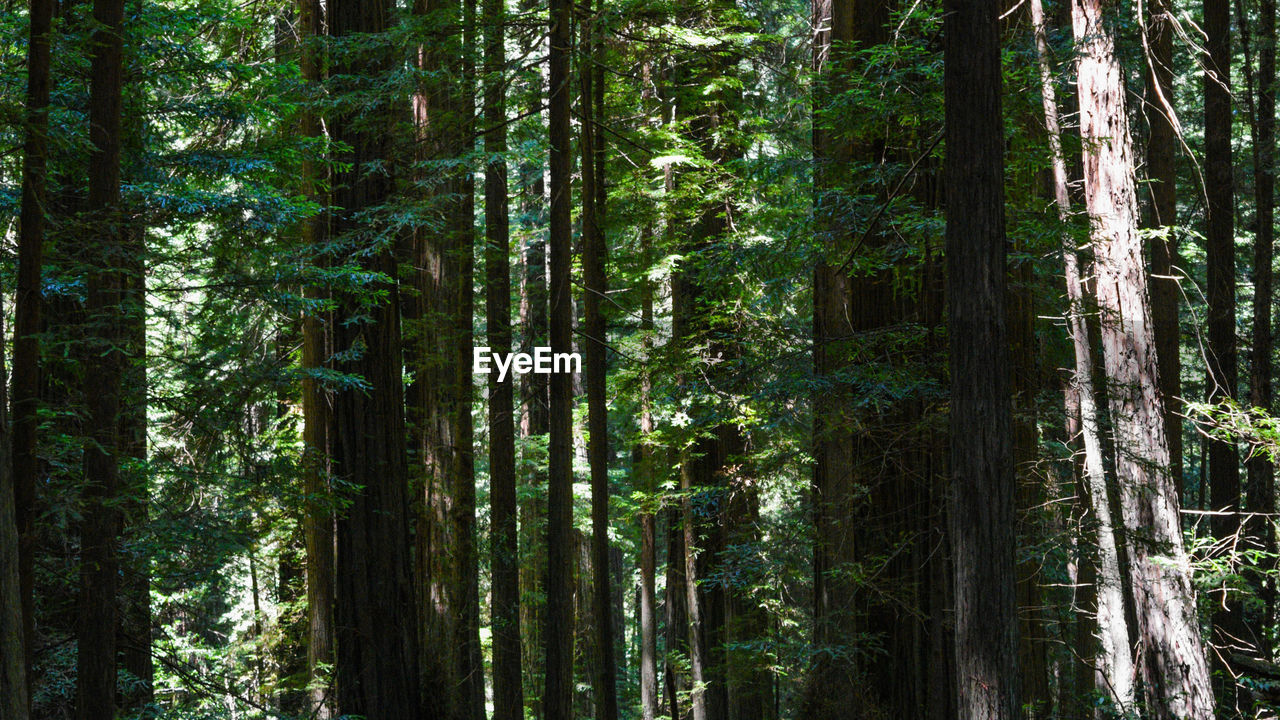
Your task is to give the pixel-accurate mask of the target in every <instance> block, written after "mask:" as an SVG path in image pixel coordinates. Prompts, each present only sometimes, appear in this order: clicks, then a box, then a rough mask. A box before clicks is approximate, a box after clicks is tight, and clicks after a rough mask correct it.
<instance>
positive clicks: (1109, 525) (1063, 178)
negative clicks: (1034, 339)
mask: <svg viewBox="0 0 1280 720" xmlns="http://www.w3.org/2000/svg"><path fill="white" fill-rule="evenodd" d="M1031 21H1032V24H1033V26H1034V28H1035V35H1036V51H1037V56H1038V58H1039V64H1040V83H1041V97H1042V100H1043V104H1044V118H1045V127H1046V129H1047V131H1048V135H1049V150H1050V152H1051V153H1052V154H1053V196H1054V202H1055V203H1056V204H1057V206H1058V219H1059V220H1061V221H1063V222H1066V221H1067V219H1068V217H1069V216H1070V213H1071V199H1070V195H1069V194H1068V190H1067V162H1066V157H1065V156H1064V155H1063V153H1062V132H1061V128H1060V124H1059V120H1058V104H1057V97H1056V91H1055V90H1054V85H1053V73H1052V70H1051V68H1050V64H1049V46H1048V45H1049V44H1048V36H1047V31H1046V28H1045V19H1044V9H1043V7H1042V5H1041V0H1031ZM1062 265H1063V274H1064V276H1065V279H1066V286H1067V326H1068V328H1069V330H1070V335H1071V344H1072V348H1073V350H1074V357H1075V366H1074V373H1073V375H1072V378H1071V383H1072V387H1071V388H1070V389H1069V391H1068V392H1069V395H1068V398H1067V400H1068V402H1067V403H1066V404H1067V405H1068V406H1069V408H1070V412H1068V416H1069V418H1078V420H1075V421H1074V422H1078V426H1077V427H1076V428H1072V430H1074V431H1075V432H1073V433H1071V434H1073V435H1074V434H1079V436H1080V438H1081V441H1082V443H1081V444H1082V445H1083V446H1084V459H1083V462H1082V463H1081V474H1082V475H1083V479H1084V483H1083V485H1084V486H1085V487H1086V488H1087V489H1088V499H1089V501H1090V503H1091V504H1090V506H1089V509H1090V511H1091V512H1092V513H1093V519H1094V522H1095V523H1096V533H1097V538H1096V543H1095V544H1096V546H1097V564H1096V565H1097V579H1096V592H1095V596H1096V598H1097V612H1096V615H1095V618H1096V633H1095V634H1094V635H1095V636H1096V638H1097V641H1098V647H1099V652H1098V654H1097V655H1096V657H1095V658H1094V660H1095V662H1094V666H1095V668H1096V671H1095V672H1094V673H1093V680H1094V682H1093V683H1092V686H1093V690H1094V691H1096V692H1098V693H1100V694H1102V696H1103V697H1106V698H1108V699H1109V700H1111V702H1113V703H1115V704H1116V706H1117V707H1118V708H1119V709H1121V710H1125V709H1128V708H1130V707H1132V706H1133V701H1134V684H1133V681H1134V678H1133V653H1132V652H1131V651H1130V649H1129V628H1128V620H1127V618H1126V616H1125V608H1124V584H1123V582H1122V579H1121V572H1120V553H1119V549H1118V546H1117V542H1116V533H1115V524H1114V522H1113V521H1112V516H1111V500H1110V491H1109V488H1108V486H1107V477H1106V468H1105V466H1104V464H1103V449H1102V435H1101V425H1100V424H1099V419H1098V406H1097V399H1096V398H1097V396H1096V395H1095V394H1094V386H1093V373H1094V360H1093V345H1092V343H1091V341H1090V339H1089V328H1088V325H1087V324H1086V321H1085V309H1086V308H1085V299H1084V285H1083V284H1082V280H1081V277H1080V259H1079V257H1078V256H1077V254H1076V247H1075V240H1074V238H1072V237H1071V235H1070V234H1067V233H1064V234H1063V236H1062Z"/></svg>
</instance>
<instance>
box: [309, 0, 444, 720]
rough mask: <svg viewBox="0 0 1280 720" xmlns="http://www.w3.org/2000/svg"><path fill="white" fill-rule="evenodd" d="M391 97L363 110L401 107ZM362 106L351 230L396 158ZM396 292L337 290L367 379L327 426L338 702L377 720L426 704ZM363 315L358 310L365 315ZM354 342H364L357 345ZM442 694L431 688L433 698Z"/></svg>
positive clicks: (357, 25) (384, 23)
mask: <svg viewBox="0 0 1280 720" xmlns="http://www.w3.org/2000/svg"><path fill="white" fill-rule="evenodd" d="M328 9H329V29H330V32H331V34H332V35H333V36H335V37H339V38H343V37H348V36H352V35H355V34H358V33H375V34H376V33H382V32H385V31H386V30H387V28H388V24H389V21H390V16H391V11H392V8H391V7H390V6H389V4H387V3H386V2H384V0H331V2H330V4H329V5H328ZM391 62H392V59H391V58H390V57H387V56H386V55H381V54H379V55H375V56H372V57H368V56H367V57H365V58H362V62H359V63H357V61H356V60H355V59H353V58H350V57H348V58H346V59H345V60H344V61H342V62H335V65H334V68H333V69H334V72H335V73H353V74H360V73H368V74H375V75H376V74H379V73H383V72H386V71H388V70H389V69H390V67H391ZM393 110H394V108H387V107H382V108H369V109H364V112H380V113H382V114H383V115H384V116H389V115H391V114H392V111H393ZM354 112H355V110H351V109H348V110H345V111H342V112H335V113H334V116H333V117H331V118H330V119H329V128H330V131H331V133H332V135H333V138H334V140H335V141H337V142H339V143H342V144H343V145H345V146H346V147H348V148H350V150H349V151H347V152H346V153H344V154H343V155H342V156H340V157H339V158H338V159H339V160H340V161H342V163H343V165H342V166H340V168H339V169H338V170H337V171H336V172H335V174H334V182H333V188H334V191H333V192H334V194H333V207H332V217H333V231H334V234H335V235H338V236H347V235H349V234H351V233H355V232H357V231H358V230H362V229H365V228H367V224H366V223H364V222H362V221H361V220H360V219H359V215H360V213H361V212H362V211H365V210H368V209H369V208H373V207H376V206H378V205H379V204H381V203H382V202H384V201H385V200H386V199H387V197H388V196H389V194H390V191H391V183H390V181H389V180H388V178H386V177H385V176H384V175H382V174H381V173H380V172H379V171H377V170H374V169H373V167H372V166H374V165H378V164H381V163H384V162H386V161H387V160H388V159H389V152H388V151H389V148H388V146H387V140H386V137H385V133H382V132H378V131H377V130H376V129H374V128H371V127H369V125H368V123H367V122H365V123H361V122H359V119H358V118H357V117H354V116H353V113H354ZM358 262H359V263H360V265H361V268H362V269H363V270H365V271H370V272H377V273H382V274H383V275H385V276H386V277H389V278H394V277H395V276H396V262H395V257H394V255H393V253H392V251H391V249H390V248H387V247H385V246H384V247H380V248H377V249H375V250H373V251H372V252H369V253H362V254H361V255H360V256H359V259H358ZM377 289H379V290H382V291H384V292H386V293H387V294H389V295H390V301H381V302H377V303H376V304H373V305H372V306H370V305H371V303H370V302H369V299H368V298H367V297H361V296H357V295H355V294H353V293H351V292H349V291H344V292H335V300H336V306H337V309H336V311H335V318H334V323H333V332H334V349H335V352H336V353H340V354H341V357H342V358H343V359H342V360H339V361H336V362H335V369H336V370H338V371H341V372H344V373H350V374H353V375H357V376H359V377H361V378H363V380H364V381H365V382H366V383H367V384H368V387H367V388H353V387H345V388H342V389H340V390H337V391H335V392H334V393H333V404H332V407H333V424H332V426H331V427H332V430H333V434H332V436H331V438H330V440H331V442H332V450H333V464H334V471H335V473H336V474H338V475H340V476H342V477H343V478H344V480H345V481H346V482H347V483H349V487H351V488H352V490H351V491H350V492H349V494H348V497H347V498H346V500H347V505H346V506H345V507H344V508H343V511H342V514H341V515H340V517H339V519H338V522H337V535H336V540H337V563H336V571H335V576H336V577H335V579H336V593H335V607H334V614H335V627H336V633H335V635H336V637H335V644H336V662H335V665H336V668H337V678H336V686H337V692H338V696H337V711H338V712H340V713H343V714H348V715H362V716H364V717H366V718H368V720H403V719H404V718H418V717H420V716H421V710H422V706H421V704H420V703H421V698H420V692H419V680H420V678H419V675H418V661H419V657H418V635H417V622H416V620H417V609H416V607H415V604H414V594H413V582H412V566H411V564H410V556H409V517H408V508H409V493H408V478H407V472H408V470H407V463H406V459H405V425H404V402H403V401H404V391H403V382H402V366H401V349H400V322H399V312H398V308H397V303H396V295H397V288H396V287H395V285H394V284H392V283H390V282H386V281H383V282H381V283H379V287H378V288H377ZM357 318H360V319H357ZM353 348H355V349H357V350H358V351H357V352H354V353H353V352H350V351H351V350H352V349H353ZM432 700H434V699H432Z"/></svg>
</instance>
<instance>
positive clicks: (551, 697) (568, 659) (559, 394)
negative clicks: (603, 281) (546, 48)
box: [542, 0, 575, 720]
mask: <svg viewBox="0 0 1280 720" xmlns="http://www.w3.org/2000/svg"><path fill="white" fill-rule="evenodd" d="M572 12H573V11H572V5H571V3H570V2H569V0H550V18H549V20H550V23H551V52H550V63H549V64H550V71H551V82H550V99H549V103H548V104H549V114H550V127H549V140H550V142H551V153H550V154H551V159H550V166H551V216H550V221H551V227H550V236H549V239H548V245H549V246H550V255H551V271H550V275H551V290H550V331H551V352H553V353H568V352H572V351H573V288H572V285H571V283H570V268H571V266H572V264H573V256H572V253H573V246H572V243H573V225H572V217H571V215H570V209H571V205H572V202H573V197H572V180H573V178H572V167H571V165H572V159H571V154H570V153H571V147H570V145H571V139H570V138H571V136H570V127H569V100H570V90H569V80H570V77H569V57H570V52H571V51H572V47H571V46H572V43H573V38H572V29H571V22H572ZM550 398H551V413H550V428H549V429H550V439H549V444H548V455H549V456H548V465H549V467H548V483H547V484H548V487H547V545H546V547H547V580H546V586H545V588H546V597H547V607H546V634H545V636H544V641H545V642H546V652H547V654H546V689H545V691H544V694H543V698H542V701H543V707H544V708H545V710H544V717H545V718H546V720H570V719H571V718H572V717H573V625H574V618H573V586H574V583H573V568H574V560H575V558H574V544H573V377H572V376H570V375H569V374H568V373H553V374H552V375H551V376H550Z"/></svg>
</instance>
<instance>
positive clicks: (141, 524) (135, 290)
mask: <svg viewBox="0 0 1280 720" xmlns="http://www.w3.org/2000/svg"><path fill="white" fill-rule="evenodd" d="M126 227H127V228H128V230H127V234H128V237H127V239H126V246H127V249H126V251H125V255H124V257H125V260H124V262H123V265H124V267H123V274H122V277H121V281H122V284H123V286H124V287H123V288H122V294H121V302H122V316H123V318H122V319H123V322H124V326H125V340H124V341H125V345H124V351H125V359H124V362H125V367H124V370H123V375H122V376H121V380H122V383H123V388H122V398H123V399H124V402H123V405H122V407H121V409H120V451H121V457H124V458H128V460H129V463H128V465H127V466H126V467H122V468H121V493H122V495H123V502H122V504H121V507H122V509H123V512H124V517H123V521H124V529H123V531H124V536H125V541H126V543H127V544H128V545H129V546H130V547H131V548H133V550H132V552H130V553H129V554H128V555H126V556H125V557H124V558H122V565H123V573H122V579H123V583H124V585H123V587H122V588H121V608H120V610H121V613H120V618H119V632H118V636H119V637H118V641H117V642H118V644H119V647H120V666H121V668H122V669H123V670H124V671H125V672H127V673H128V674H129V675H130V676H131V686H130V688H129V689H128V691H127V692H122V693H121V697H120V701H121V707H122V708H123V709H125V710H139V709H141V708H142V707H144V706H146V705H148V704H150V703H151V702H152V701H153V699H154V698H153V694H152V684H153V681H154V677H155V670H154V667H153V666H152V660H151V652H152V648H151V558H150V555H149V553H148V552H147V551H146V549H145V544H144V538H143V533H145V531H146V528H147V525H148V523H149V517H150V512H151V508H150V483H149V482H148V478H147V469H146V468H147V465H146V463H147V392H148V389H147V326H146V305H145V302H146V272H145V267H146V261H145V258H146V235H145V231H144V230H143V228H142V227H140V226H139V225H138V224H137V222H136V221H135V222H132V223H129V224H128V225H127V226H126Z"/></svg>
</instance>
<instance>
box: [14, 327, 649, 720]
mask: <svg viewBox="0 0 1280 720" xmlns="http://www.w3.org/2000/svg"><path fill="white" fill-rule="evenodd" d="M3 346H4V307H3V303H0V347H3ZM7 377H8V375H7V373H6V372H5V367H4V353H0V717H4V718H6V719H9V718H11V719H12V720H28V718H30V717H31V714H30V709H31V706H30V701H29V699H28V693H27V648H26V645H27V642H26V640H27V639H26V634H25V631H24V629H23V622H22V589H21V585H22V584H21V582H20V581H19V576H20V575H21V572H20V570H19V564H20V563H19V560H18V554H19V553H18V524H17V515H16V514H15V513H14V499H15V496H14V492H13V490H14V487H13V465H12V456H11V453H12V451H13V446H12V441H13V435H12V427H11V426H10V425H9V388H8V384H7V382H6V379H7ZM645 720H650V719H649V718H646V719H645Z"/></svg>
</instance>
